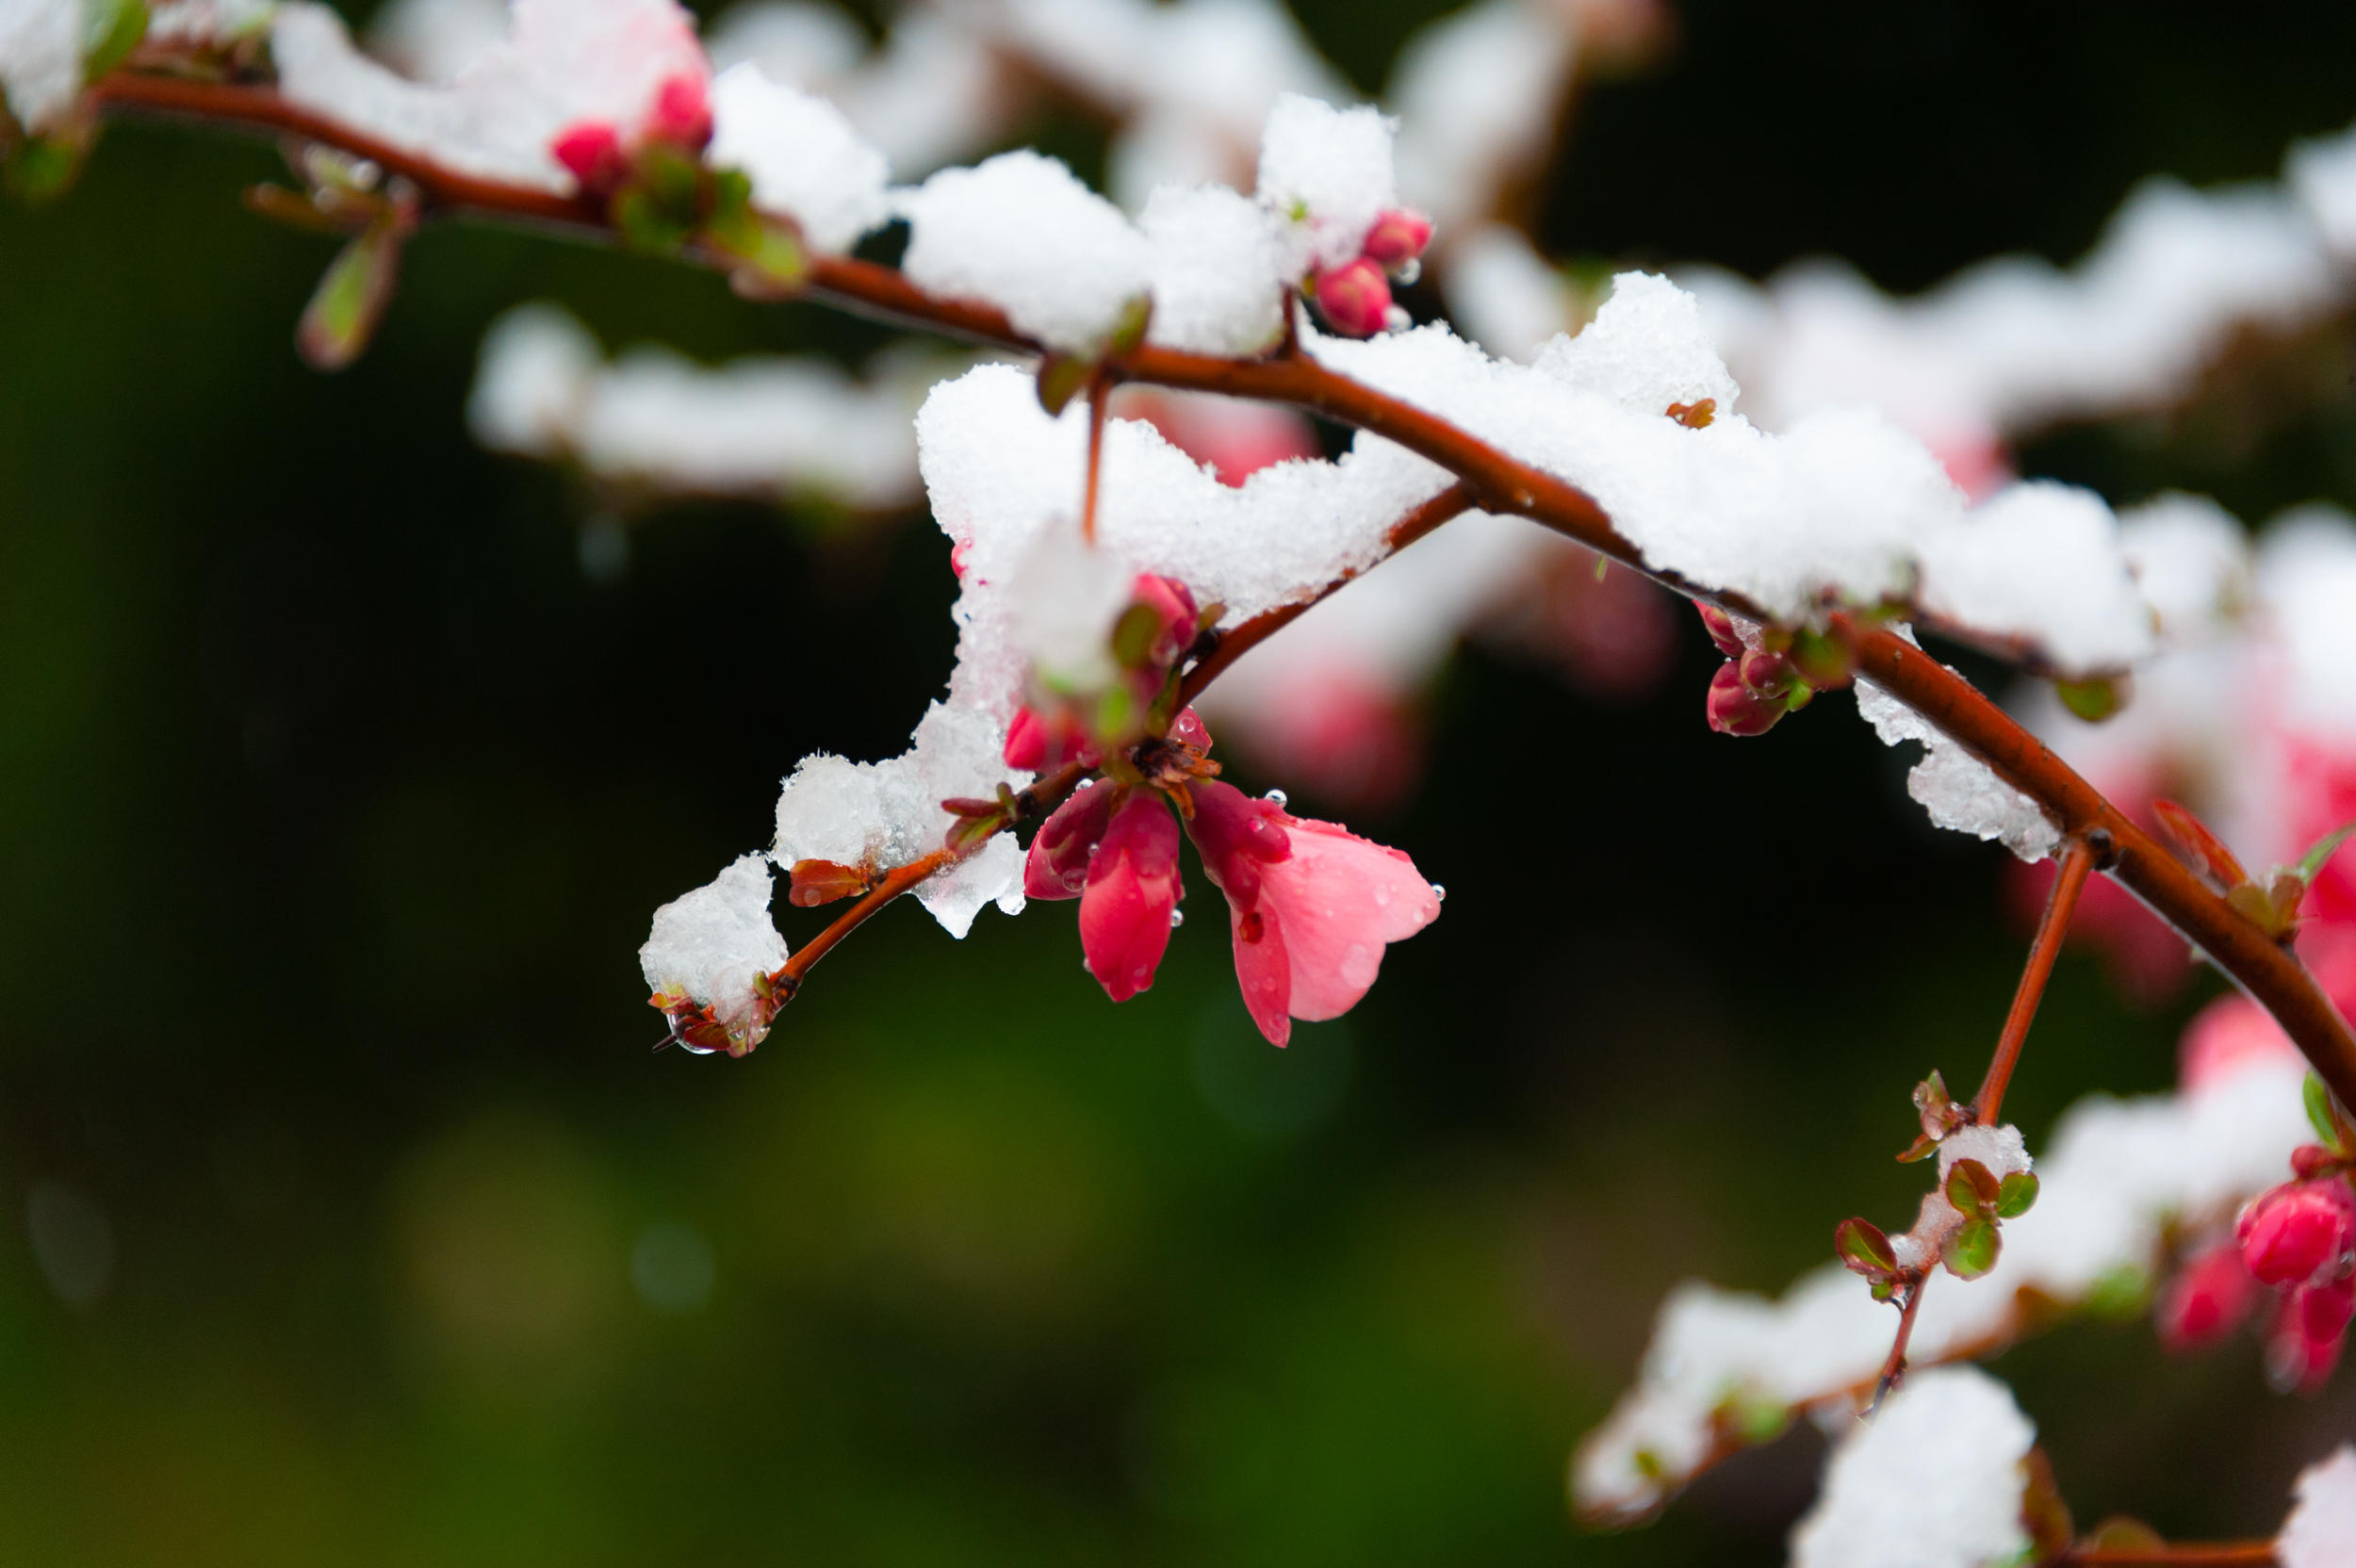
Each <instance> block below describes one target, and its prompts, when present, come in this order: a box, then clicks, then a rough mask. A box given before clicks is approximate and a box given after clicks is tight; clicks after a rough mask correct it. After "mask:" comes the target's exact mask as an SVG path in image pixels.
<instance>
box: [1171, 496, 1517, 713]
mask: <svg viewBox="0 0 2356 1568" xmlns="http://www.w3.org/2000/svg"><path fill="white" fill-rule="evenodd" d="M1472 504H1473V498H1472V491H1471V490H1470V489H1468V488H1466V487H1465V486H1464V485H1462V484H1451V485H1449V486H1448V488H1447V489H1445V490H1443V491H1441V492H1440V493H1439V494H1438V495H1436V496H1434V497H1432V498H1431V499H1430V500H1428V501H1425V502H1424V503H1423V504H1422V505H1421V506H1418V507H1416V508H1415V510H1414V511H1413V512H1410V513H1409V514H1407V515H1406V516H1404V517H1401V518H1400V519H1399V521H1398V522H1396V523H1393V524H1392V525H1391V531H1390V532H1389V533H1388V534H1386V535H1385V536H1384V539H1383V558H1382V561H1377V562H1376V563H1375V565H1376V566H1379V565H1381V564H1383V561H1388V560H1389V559H1390V558H1391V557H1392V556H1395V555H1397V554H1398V553H1399V551H1401V550H1403V549H1405V548H1406V547H1408V546H1410V545H1412V544H1414V543H1415V541H1416V540H1418V539H1420V538H1422V537H1423V536H1424V535H1425V534H1427V533H1430V532H1431V531H1432V530H1434V529H1436V528H1438V527H1439V526H1440V525H1441V524H1442V523H1445V522H1447V521H1448V520H1449V519H1450V518H1452V517H1460V516H1462V515H1464V514H1465V513H1466V512H1469V511H1471V510H1472ZM1373 569H1374V566H1369V567H1367V568H1366V570H1367V571H1372V570H1373ZM1363 575H1364V574H1363V573H1360V572H1345V573H1343V574H1342V575H1341V576H1340V577H1337V578H1335V579H1334V580H1333V581H1331V582H1329V583H1327V584H1326V585H1325V586H1324V587H1322V588H1320V589H1318V590H1317V592H1316V593H1315V594H1313V595H1311V596H1309V597H1307V598H1305V599H1301V600H1299V601H1297V602H1295V603H1292V604H1284V605H1279V606H1277V607H1276V608H1275V609H1273V610H1264V611H1262V612H1261V613H1259V614H1257V615H1254V616H1252V618H1251V619H1250V620H1248V621H1246V622H1244V623H1243V624H1242V625H1241V626H1238V627H1236V628H1235V629H1234V630H1233V631H1223V632H1221V633H1219V641H1218V643H1217V644H1216V645H1213V647H1212V648H1211V651H1210V652H1209V653H1207V654H1205V655H1203V658H1202V659H1200V660H1199V661H1197V662H1195V664H1194V667H1193V668H1191V669H1189V670H1187V671H1186V675H1185V676H1184V677H1183V678H1181V679H1180V680H1179V682H1178V704H1179V706H1180V707H1182V708H1183V707H1185V706H1186V704H1187V703H1190V702H1192V701H1193V700H1194V699H1195V698H1196V697H1198V696H1201V695H1202V694H1203V688H1204V687H1205V686H1208V685H1209V684H1210V683H1211V682H1212V681H1214V680H1217V679H1218V678H1219V676H1220V675H1222V674H1223V673H1225V671H1226V669H1227V667H1228V666H1229V665H1230V664H1233V663H1234V662H1235V661H1236V660H1238V659H1241V658H1242V657H1243V656H1244V655H1245V654H1247V653H1250V652H1251V651H1252V649H1253V648H1255V647H1258V646H1259V645H1261V644H1262V643H1265V642H1267V641H1268V639H1269V638H1270V637H1273V636H1275V635H1276V634H1277V633H1278V632H1280V631H1282V630H1284V629H1285V628H1286V627H1288V626H1290V625H1292V624H1293V622H1295V621H1297V620H1299V619H1300V618H1301V616H1302V615H1303V614H1305V613H1308V612H1309V611H1310V610H1311V609H1313V608H1315V607H1316V606H1317V605H1319V604H1322V603H1323V602H1324V601H1325V600H1326V599H1328V598H1330V597H1332V596H1333V595H1334V594H1337V593H1339V592H1340V591H1341V590H1342V589H1344V588H1346V587H1348V586H1349V585H1350V583H1352V582H1354V581H1356V580H1358V579H1359V578H1360V577H1361V576H1363Z"/></svg>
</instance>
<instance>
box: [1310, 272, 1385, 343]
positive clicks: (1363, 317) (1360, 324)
mask: <svg viewBox="0 0 2356 1568" xmlns="http://www.w3.org/2000/svg"><path fill="white" fill-rule="evenodd" d="M1317 309H1318V310H1320V311H1321V312H1323V313H1324V315H1325V319H1326V320H1327V321H1328V322H1329V323H1330V324H1331V325H1332V326H1333V330H1334V331H1335V332H1337V333H1340V334H1341V335H1343V336H1345V337H1372V336H1373V335H1375V334H1376V333H1379V332H1381V331H1382V330H1383V327H1384V326H1385V325H1386V324H1388V322H1389V320H1390V317H1391V280H1390V279H1388V278H1386V277H1384V276H1383V269H1382V268H1380V267H1378V266H1376V265H1375V264H1374V263H1373V262H1371V261H1368V260H1367V259H1366V257H1364V256H1360V257H1359V258H1358V259H1357V260H1355V261H1346V262H1344V263H1343V264H1342V265H1341V266H1339V267H1328V268H1326V269H1325V270H1322V271H1320V272H1319V273H1317Z"/></svg>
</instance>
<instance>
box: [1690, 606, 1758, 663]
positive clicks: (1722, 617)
mask: <svg viewBox="0 0 2356 1568" xmlns="http://www.w3.org/2000/svg"><path fill="white" fill-rule="evenodd" d="M1693 608H1694V609H1695V610H1697V611H1699V612H1701V617H1702V625H1703V627H1704V628H1705V629H1708V631H1709V632H1710V641H1711V642H1713V643H1715V644H1717V645H1718V651H1719V652H1720V653H1723V654H1725V655H1726V657H1727V658H1728V659H1740V658H1742V655H1743V653H1744V652H1745V651H1747V650H1745V649H1744V648H1743V646H1742V633H1740V632H1738V631H1736V630H1735V629H1734V617H1733V616H1731V615H1729V614H1727V613H1726V612H1725V611H1723V610H1721V609H1719V608H1718V607H1717V606H1716V605H1714V604H1703V603H1702V602H1700V601H1699V600H1695V601H1694V604H1693Z"/></svg>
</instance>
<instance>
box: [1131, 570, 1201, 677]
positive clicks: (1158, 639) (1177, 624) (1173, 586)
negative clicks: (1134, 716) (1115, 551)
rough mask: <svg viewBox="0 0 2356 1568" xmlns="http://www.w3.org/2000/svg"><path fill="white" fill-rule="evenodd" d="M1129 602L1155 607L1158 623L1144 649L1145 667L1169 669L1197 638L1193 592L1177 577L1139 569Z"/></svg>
mask: <svg viewBox="0 0 2356 1568" xmlns="http://www.w3.org/2000/svg"><path fill="white" fill-rule="evenodd" d="M1130 602H1131V603H1132V604H1137V605H1143V606H1144V607H1145V608H1146V609H1148V610H1150V611H1152V612H1153V617H1154V620H1155V622H1156V626H1157V629H1156V630H1155V632H1154V635H1153V643H1152V644H1151V645H1148V647H1147V648H1146V650H1145V667H1146V668H1148V669H1151V670H1154V671H1157V672H1158V671H1167V670H1168V669H1169V668H1170V665H1172V664H1174V663H1176V662H1178V656H1179V655H1180V654H1182V653H1185V652H1186V649H1187V647H1188V646H1189V645H1192V644H1193V642H1194V622H1195V613H1196V612H1195V603H1194V595H1193V594H1191V593H1189V592H1188V591H1187V589H1186V584H1185V583H1183V582H1180V581H1179V580H1176V579H1175V578H1167V577H1156V576H1154V575H1153V573H1152V572H1139V573H1138V574H1137V583H1136V585H1135V586H1134V587H1132V588H1131V589H1130Z"/></svg>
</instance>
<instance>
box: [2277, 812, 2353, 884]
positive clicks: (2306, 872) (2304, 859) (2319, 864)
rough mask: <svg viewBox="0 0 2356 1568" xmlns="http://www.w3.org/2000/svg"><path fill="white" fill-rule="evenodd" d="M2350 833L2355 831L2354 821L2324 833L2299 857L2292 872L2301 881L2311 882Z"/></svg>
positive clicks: (2337, 851)
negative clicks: (2311, 847) (2313, 846)
mask: <svg viewBox="0 0 2356 1568" xmlns="http://www.w3.org/2000/svg"><path fill="white" fill-rule="evenodd" d="M2351 833H2356V822H2351V823H2349V824H2348V825H2347V826H2346V827H2342V828H2339V829H2336V830H2335V831H2333V832H2331V833H2328V834H2326V835H2324V837H2323V838H2321V839H2320V840H2318V841H2316V843H2315V848H2313V849H2311V850H2309V851H2308V852H2307V853H2306V854H2304V855H2302V856H2300V857H2299V864H2297V865H2295V866H2293V867H2291V873H2292V874H2293V875H2295V876H2297V877H2298V878H2299V880H2300V881H2301V882H2313V881H2314V880H2315V878H2316V877H2318V876H2320V875H2322V874H2323V867H2324V862H2325V861H2327V860H2329V859H2331V857H2332V856H2333V855H2335V854H2337V853H2339V848H2340V845H2342V844H2344V843H2346V842H2348V835H2349V834H2351Z"/></svg>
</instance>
